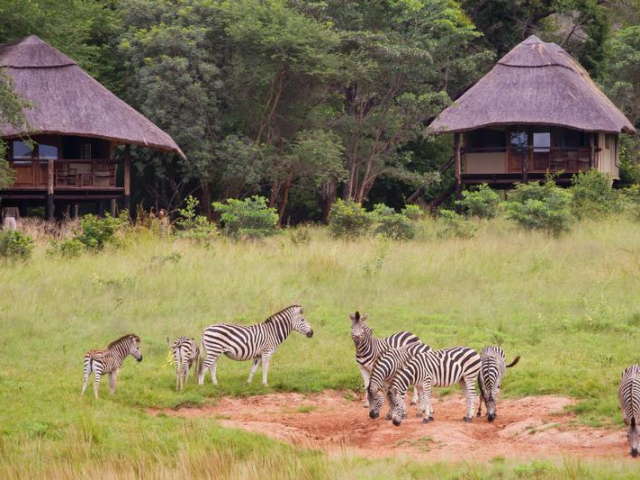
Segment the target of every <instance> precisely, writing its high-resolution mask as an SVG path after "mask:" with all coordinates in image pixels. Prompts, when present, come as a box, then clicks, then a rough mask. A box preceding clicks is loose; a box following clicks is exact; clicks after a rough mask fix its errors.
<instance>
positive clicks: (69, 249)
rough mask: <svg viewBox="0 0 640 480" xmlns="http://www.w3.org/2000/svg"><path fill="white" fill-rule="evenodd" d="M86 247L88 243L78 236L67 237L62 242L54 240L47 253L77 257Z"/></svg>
mask: <svg viewBox="0 0 640 480" xmlns="http://www.w3.org/2000/svg"><path fill="white" fill-rule="evenodd" d="M85 248H86V245H85V244H84V243H82V242H81V241H79V240H78V239H77V238H65V239H64V240H61V241H60V242H56V241H53V242H51V246H50V248H49V250H47V253H48V254H50V255H53V254H59V255H61V256H63V257H77V256H78V255H80V254H81V253H82V252H83V251H84V250H85Z"/></svg>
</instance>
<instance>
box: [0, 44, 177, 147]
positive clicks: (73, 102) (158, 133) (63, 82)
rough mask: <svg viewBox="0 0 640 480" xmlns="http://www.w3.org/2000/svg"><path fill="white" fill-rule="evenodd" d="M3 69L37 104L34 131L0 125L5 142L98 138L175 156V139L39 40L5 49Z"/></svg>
mask: <svg viewBox="0 0 640 480" xmlns="http://www.w3.org/2000/svg"><path fill="white" fill-rule="evenodd" d="M0 68H2V70H3V71H4V72H5V73H6V74H8V75H9V76H10V77H11V78H12V79H13V82H14V89H15V91H16V92H17V93H18V94H20V95H21V96H22V97H23V98H24V99H26V100H28V101H30V102H32V104H33V108H31V109H28V110H27V111H26V112H25V115H26V120H27V123H28V128H29V130H28V131H18V130H15V129H14V128H12V127H10V126H6V125H5V126H1V125H0V137H4V138H7V137H17V136H24V135H27V134H32V133H39V134H51V135H75V136H79V137H93V138H101V139H104V140H109V141H112V142H117V143H124V144H132V145H140V146H144V147H149V148H153V149H157V150H162V151H167V152H175V153H177V154H178V155H181V156H183V157H184V154H183V153H182V150H180V147H178V145H177V144H176V143H175V142H174V141H173V139H172V138H171V137H170V136H169V135H167V134H166V133H165V132H163V131H162V130H161V129H160V128H158V127H157V126H156V125H154V124H153V123H152V122H151V121H150V120H148V119H147V118H146V117H145V116H144V115H142V114H141V113H139V112H137V111H136V110H134V109H133V108H132V107H130V106H129V105H127V104H126V103H125V102H123V101H122V100H120V99H119V98H118V97H116V96H115V95H114V94H113V93H111V92H110V91H109V90H107V89H106V88H105V87H103V86H102V85H101V84H100V83H99V82H97V81H96V80H94V79H93V78H92V77H91V76H90V75H89V74H87V73H86V72H85V71H84V70H82V69H81V68H80V67H79V66H78V64H77V63H76V62H74V61H73V60H72V59H70V58H69V57H67V56H66V55H63V54H62V53H60V52H59V51H58V50H56V49H55V48H53V47H52V46H51V45H49V44H47V43H46V42H44V41H42V40H41V39H40V38H38V37H37V36H35V35H31V36H29V37H26V38H24V39H22V40H19V41H16V42H12V43H6V44H2V45H0Z"/></svg>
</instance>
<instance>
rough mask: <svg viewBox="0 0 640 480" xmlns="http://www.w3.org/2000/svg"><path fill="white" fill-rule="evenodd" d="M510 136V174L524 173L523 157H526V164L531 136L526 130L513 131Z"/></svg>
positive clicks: (508, 166)
mask: <svg viewBox="0 0 640 480" xmlns="http://www.w3.org/2000/svg"><path fill="white" fill-rule="evenodd" d="M508 135H509V138H508V140H509V142H508V145H509V152H508V155H507V163H508V165H507V168H508V171H509V173H516V172H522V156H523V155H524V156H525V162H526V161H528V158H527V156H528V148H527V147H528V145H529V134H528V132H527V131H526V130H524V129H513V130H511V131H510V132H509V133H508Z"/></svg>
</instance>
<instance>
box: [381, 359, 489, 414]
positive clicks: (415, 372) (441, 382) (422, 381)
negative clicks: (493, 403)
mask: <svg viewBox="0 0 640 480" xmlns="http://www.w3.org/2000/svg"><path fill="white" fill-rule="evenodd" d="M479 371H480V355H478V352H476V351H475V350H473V349H472V348H469V347H449V348H443V349H441V350H429V351H428V352H427V353H421V354H418V355H416V356H415V357H414V358H413V359H412V360H411V361H409V362H408V363H407V364H406V365H405V366H404V368H403V369H401V370H400V371H399V372H398V373H397V374H396V376H395V377H394V378H393V381H392V382H391V387H390V389H391V394H390V398H392V399H393V406H392V408H393V411H394V417H393V424H394V425H396V426H398V425H400V423H401V422H402V419H403V418H405V417H406V411H407V407H406V404H405V400H404V398H405V395H406V393H407V389H408V388H409V386H410V385H416V384H418V385H422V388H420V389H419V390H420V398H419V402H420V406H419V408H418V416H422V414H423V413H424V412H425V410H426V413H427V416H426V418H424V419H423V420H422V422H423V423H429V422H430V421H432V420H433V407H432V405H431V387H449V386H451V385H455V384H456V383H459V384H460V387H461V388H462V391H463V392H464V394H465V396H466V397H467V413H466V415H465V416H464V418H463V420H464V421H465V422H467V423H470V422H471V421H472V420H473V412H474V408H475V401H476V398H477V396H478V395H477V394H476V389H475V383H476V378H477V377H478V372H479Z"/></svg>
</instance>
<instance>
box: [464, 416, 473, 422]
mask: <svg viewBox="0 0 640 480" xmlns="http://www.w3.org/2000/svg"><path fill="white" fill-rule="evenodd" d="M462 420H464V421H465V423H471V422H472V421H473V419H471V418H469V417H463V419H462Z"/></svg>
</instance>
